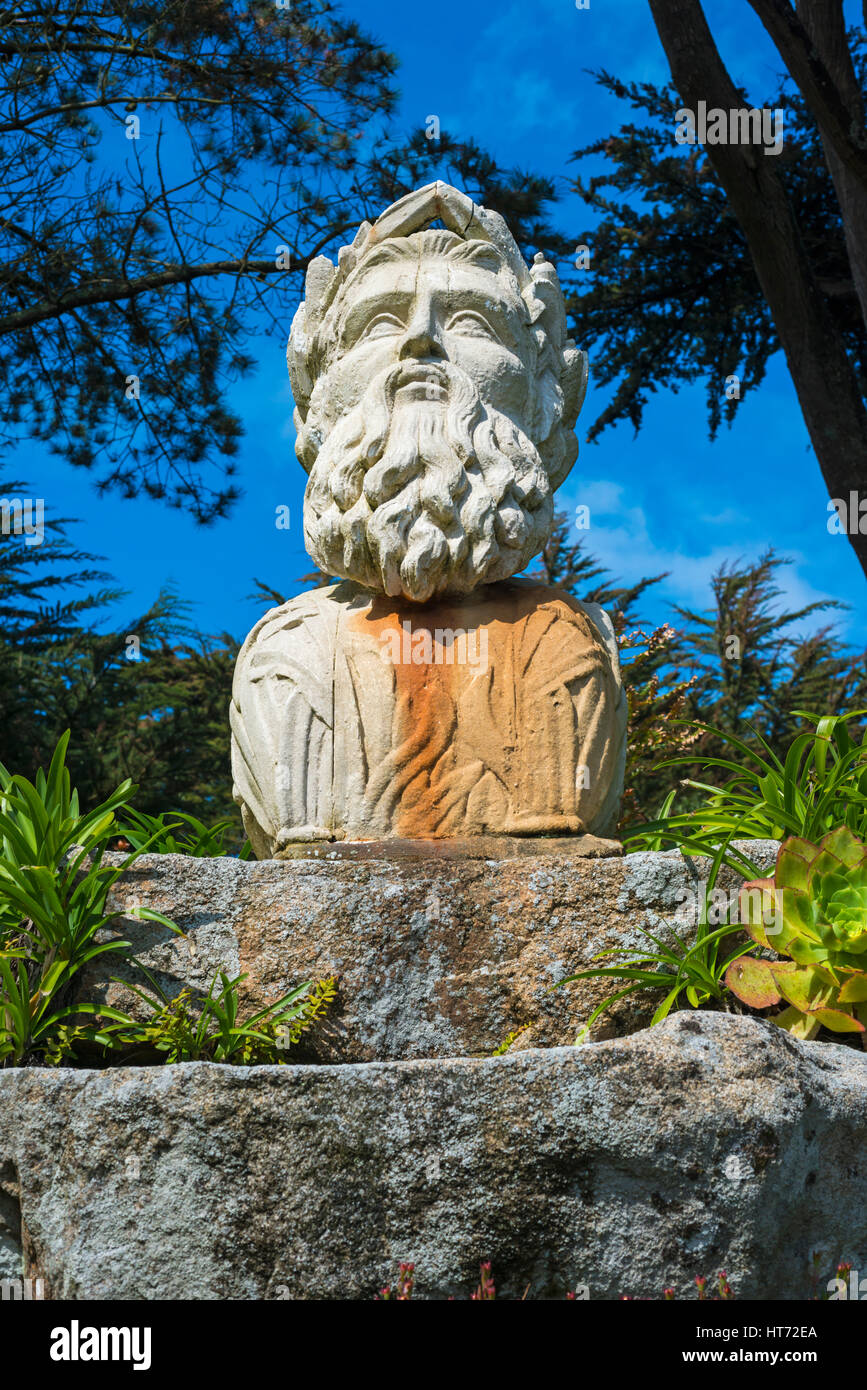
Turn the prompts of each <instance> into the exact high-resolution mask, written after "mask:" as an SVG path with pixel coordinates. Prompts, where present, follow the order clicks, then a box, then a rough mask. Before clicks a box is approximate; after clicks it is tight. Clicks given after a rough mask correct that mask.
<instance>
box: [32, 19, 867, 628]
mask: <svg viewBox="0 0 867 1390" xmlns="http://www.w3.org/2000/svg"><path fill="white" fill-rule="evenodd" d="M343 9H344V11H345V12H346V13H347V14H348V15H350V16H352V17H353V18H355V19H357V20H358V21H359V23H360V24H361V25H362V26H363V27H364V28H365V29H366V30H367V31H368V32H371V33H372V34H374V35H375V36H376V37H377V38H378V39H380V40H381V42H382V43H383V44H384V46H386V47H387V48H389V49H390V50H391V51H393V52H394V53H396V54H397V56H398V58H399V59H400V63H401V67H400V71H399V73H398V79H397V80H398V84H399V86H400V88H401V91H402V99H401V106H400V112H399V115H398V117H397V119H396V121H395V123H394V128H393V133H395V134H397V135H399V134H400V133H401V132H406V133H408V132H409V131H410V130H411V129H413V128H417V127H418V126H420V125H422V124H423V123H424V121H425V119H426V117H427V116H429V115H430V114H436V115H437V116H438V117H439V119H440V122H441V125H442V127H443V128H444V129H447V130H448V131H449V132H450V133H451V134H453V135H455V136H457V137H459V138H473V139H475V140H476V141H478V143H479V144H481V145H482V146H483V147H485V148H487V149H489V150H490V151H491V152H492V153H493V154H494V155H495V156H496V158H497V159H498V160H499V161H500V162H501V163H502V164H505V165H507V166H512V165H517V166H520V167H524V168H527V169H528V170H532V171H534V172H538V173H543V174H548V175H550V176H555V177H557V178H558V179H560V180H561V181H562V180H564V179H565V177H567V176H568V175H569V173H570V172H572V171H574V166H570V165H569V164H568V162H567V161H568V158H569V155H570V154H571V153H572V151H573V150H575V149H576V148H577V147H579V146H581V145H586V144H589V143H590V142H591V141H592V140H593V139H594V138H596V137H597V136H600V135H603V134H606V133H608V132H610V131H611V130H613V129H615V128H616V126H617V125H618V124H620V123H621V122H622V121H623V120H624V119H628V114H629V113H628V110H626V109H624V107H622V106H621V105H620V104H619V103H618V102H617V101H616V100H614V99H613V98H610V97H608V96H607V95H605V94H604V93H602V92H601V91H600V90H599V88H598V87H597V86H596V84H595V83H594V82H593V80H592V78H591V77H590V76H589V74H588V73H587V71H585V70H586V69H598V68H607V69H609V70H610V71H612V72H614V73H616V74H617V75H618V76H619V77H621V78H623V79H625V80H629V79H632V80H636V81H650V82H663V81H665V80H666V79H667V77H668V69H667V66H666V63H665V58H664V55H663V52H662V49H661V46H660V44H659V41H658V39H657V36H656V32H655V29H654V27H653V24H652V21H651V18H650V12H649V7H648V5H647V0H590V8H589V9H586V10H585V9H582V10H578V9H577V8H576V6H575V3H574V0H536V3H535V4H534V5H533V6H527V5H526V4H525V3H522V2H521V0H516V2H515V3H508V4H505V5H502V6H499V7H497V6H491V5H488V4H482V3H479V2H478V0H475V2H474V0H437V3H436V4H434V5H427V4H414V5H396V4H395V3H394V0H364V3H363V4H362V3H360V0H348V3H346V4H344V5H343ZM846 10H847V14H848V15H849V17H850V18H851V20H852V22H853V23H854V22H856V21H857V20H858V18H859V10H860V5H858V4H856V3H853V0H847V3H846ZM706 12H707V13H708V15H709V18H710V22H711V25H712V28H713V30H714V34H715V36H716V39H717V42H718V44H719V46H720V49H721V52H722V55H723V58H724V59H725V61H726V62H727V64H728V66H729V69H730V71H731V73H732V75H733V77H734V78H735V80H736V81H737V82H738V83H740V84H743V85H744V86H745V87H746V88H747V90H748V92H749V93H750V95H751V96H752V97H753V98H754V99H755V100H756V101H758V102H761V100H762V99H763V98H765V97H767V96H768V95H769V94H770V93H772V92H774V90H775V89H776V87H777V84H778V74H779V71H780V67H781V64H780V62H779V60H778V58H777V56H776V53H775V50H774V49H773V48H772V46H771V44H770V42H769V40H767V38H766V36H765V34H764V31H763V30H762V28H761V26H760V25H759V23H758V20H757V19H756V18H755V15H754V13H753V11H752V10H751V8H750V7H749V5H748V4H747V3H746V0H733V2H732V3H730V4H729V5H727V6H725V7H723V6H718V5H715V6H707V5H706ZM553 220H554V221H555V223H556V225H558V226H560V227H563V228H564V229H567V230H568V229H569V228H571V227H574V228H576V230H577V229H579V228H581V227H582V226H584V225H586V223H587V221H588V217H587V214H586V211H585V210H584V208H583V206H582V205H581V204H580V202H578V200H576V199H571V200H569V199H564V201H563V203H562V204H561V205H560V206H559V208H558V209H556V210H555V212H554V215H553ZM293 309H294V305H293V304H291V303H287V306H286V316H285V332H286V334H288V330H289V324H290V322H291V316H292V312H293ZM250 350H251V352H252V353H253V354H254V355H255V356H256V357H257V360H258V363H259V366H258V369H257V372H256V374H255V376H254V377H252V378H249V379H247V380H246V381H245V382H244V383H242V384H241V385H239V386H237V387H236V388H234V389H233V392H232V401H233V404H234V405H235V407H236V409H237V410H238V411H239V413H240V415H241V417H242V419H243V421H244V423H245V426H246V431H247V432H246V437H245V439H244V441H243V444H242V449H241V454H240V459H239V463H240V483H241V486H242V487H243V488H244V490H245V496H244V498H243V499H242V501H241V503H240V504H239V505H238V506H237V507H236V509H235V511H234V513H233V515H232V517H231V518H230V519H229V520H226V521H223V522H218V523H216V524H215V525H214V526H212V527H210V528H208V529H201V528H198V527H196V526H195V524H194V523H193V522H192V521H190V520H188V519H187V518H186V517H185V516H182V515H179V514H177V513H175V512H172V511H168V510H167V509H165V508H164V507H161V506H160V505H159V504H156V503H151V502H148V501H147V500H143V499H139V500H137V501H133V502H130V501H123V500H121V499H119V498H113V497H107V498H99V497H98V496H97V495H96V494H95V493H94V491H93V490H92V487H91V485H90V482H89V480H88V477H87V475H86V474H81V473H77V472H74V471H73V470H71V469H70V468H69V467H68V466H67V465H66V464H64V463H63V462H62V461H61V460H58V459H52V458H51V457H50V456H47V455H46V454H45V453H44V452H42V451H37V450H36V449H34V448H33V446H31V445H24V446H22V447H21V448H20V450H18V451H17V453H16V455H15V456H14V458H12V459H10V460H9V461H8V463H7V465H6V468H5V471H6V472H7V474H14V475H15V476H18V477H22V478H24V479H26V480H27V481H28V482H29V483H30V484H31V488H32V492H33V495H34V496H43V497H44V498H45V501H46V505H47V506H48V507H50V508H51V510H52V511H53V512H54V513H55V514H61V515H66V516H74V517H79V518H81V519H82V524H81V525H80V526H78V527H76V528H75V530H74V532H73V534H74V536H75V539H76V541H77V543H78V544H79V545H82V546H84V547H85V548H87V549H90V550H93V551H96V552H97V553H99V554H101V555H103V556H105V557H106V564H105V568H107V569H108V570H110V571H111V572H112V574H113V575H114V576H115V577H116V579H117V581H118V583H119V584H120V585H121V586H123V587H124V588H125V589H128V590H129V591H130V597H129V599H128V600H127V601H126V602H125V603H124V604H123V605H122V607H121V608H120V609H118V610H117V612H116V613H115V615H114V616H113V618H112V626H120V625H121V623H122V622H125V621H127V620H129V622H130V623H132V619H133V617H134V614H135V613H136V612H137V611H139V610H141V609H143V608H145V607H146V606H147V605H148V604H149V603H150V601H151V600H152V599H153V597H154V596H155V594H156V592H157V590H158V589H159V587H160V586H161V585H163V584H169V583H171V584H174V585H176V586H177V588H178V590H179V592H180V593H181V594H182V595H183V596H184V597H185V598H187V599H190V600H192V602H193V610H192V618H193V621H194V622H195V623H196V624H197V625H198V626H199V627H200V628H201V629H203V630H205V631H209V632H218V631H222V630H228V631H229V632H232V633H234V634H235V635H236V636H242V635H243V634H244V633H245V632H246V630H247V629H248V628H249V627H250V626H252V624H253V622H254V621H255V619H256V618H257V616H258V612H259V610H258V609H257V606H256V605H255V604H253V603H251V602H249V601H248V599H247V595H249V593H250V592H251V590H252V588H253V576H254V575H255V576H257V577H259V578H262V579H264V580H266V581H267V582H269V583H270V584H272V585H274V586H275V587H277V588H280V589H283V590H284V591H286V592H294V591H295V590H296V589H297V587H298V585H297V583H296V582H295V581H297V579H298V577H299V576H300V575H301V574H303V573H304V572H305V571H306V570H307V569H309V568H310V562H309V561H308V560H307V557H306V555H305V553H304V549H303V540H302V532H301V506H302V498H303V486H304V482H305V478H304V474H303V472H302V470H301V468H300V465H298V464H297V462H296V461H295V457H294V452H293V442H294V434H293V431H292V426H291V415H292V401H291V396H290V392H289V387H288V382H287V380H286V372H285V356H284V354H285V334H281V335H280V336H279V337H278V336H276V335H275V336H274V337H271V338H266V337H260V338H256V339H254V340H253V341H252V343H251V344H250ZM590 366H591V389H590V391H589V393H588V399H587V403H586V405H585V407H584V412H583V414H582V417H581V420H579V427H578V434H579V437H581V436H582V428H581V427H582V425H583V426H585V428H586V426H587V425H588V424H589V423H590V422H591V421H592V420H593V419H594V418H595V417H596V416H597V415H598V414H599V412H600V410H601V409H602V407H603V406H604V404H605V403H606V401H607V398H608V393H607V391H600V390H596V389H594V387H593V385H592V379H593V362H592V358H591V363H590ZM558 497H559V502H560V505H561V506H563V507H564V508H565V509H566V510H567V511H572V510H573V509H574V507H575V506H576V505H577V504H578V503H581V502H583V503H588V504H589V505H590V508H591V518H592V525H591V528H590V530H589V532H587V533H584V534H585V539H586V544H587V547H588V549H589V550H591V551H592V552H593V553H594V554H596V555H597V556H598V557H599V558H600V559H601V560H602V561H603V562H604V563H605V564H606V565H608V566H609V567H610V568H611V569H612V570H613V571H614V573H615V574H616V575H617V576H618V577H619V578H621V579H622V580H624V581H627V582H634V581H635V580H637V579H639V578H640V577H641V576H643V575H646V574H652V573H658V572H660V571H662V570H668V571H670V577H669V578H668V579H667V580H666V581H665V582H664V583H663V584H660V585H658V586H656V588H655V590H654V591H653V592H654V597H653V598H651V599H649V600H648V601H647V603H646V604H645V615H646V616H647V618H648V619H649V620H650V621H653V622H658V621H663V620H664V619H665V618H666V617H667V616H669V609H668V607H667V605H668V604H669V603H679V604H683V605H686V606H689V607H699V608H704V607H706V606H707V604H708V602H709V588H708V580H709V578H710V575H711V574H712V572H713V571H714V569H716V568H717V567H718V566H719V564H720V563H721V562H723V561H724V560H727V559H729V560H731V559H736V558H738V557H755V556H757V555H758V554H759V553H760V552H761V551H763V550H764V549H765V548H766V547H767V546H768V544H769V543H773V544H774V545H775V546H776V547H777V548H778V550H779V551H780V552H781V553H783V554H785V555H787V556H789V557H790V558H791V559H792V562H793V563H792V564H791V565H790V566H789V567H788V568H787V569H786V570H785V571H783V572H782V574H781V587H783V589H784V592H785V598H786V601H787V602H788V603H789V604H790V605H791V606H802V605H803V604H805V603H807V602H810V601H812V600H814V599H822V598H830V597H834V598H838V599H843V600H845V601H847V602H849V603H850V604H851V605H852V607H851V611H850V612H849V613H847V614H842V615H841V616H840V625H841V629H842V631H843V632H844V634H845V636H846V637H847V639H848V640H849V641H851V642H853V643H858V644H860V643H861V642H863V640H864V639H863V633H864V630H865V625H867V624H865V619H867V586H865V582H864V578H863V576H862V574H861V571H860V568H859V566H858V564H857V562H856V560H855V558H854V555H853V553H852V551H851V548H850V546H849V544H848V542H847V541H846V540H845V538H844V537H842V536H831V535H829V534H828V531H827V525H826V522H827V494H826V492H825V489H824V484H823V482H822V478H821V475H820V472H819V468H818V465H817V463H816V460H815V458H814V456H813V453H812V450H811V449H810V446H809V441H808V439H807V434H806V430H805V429H804V426H803V422H802V420H801V415H800V411H799V409H798V405H797V401H796V398H795V393H794V390H793V388H792V385H791V382H790V380H789V378H788V374H787V372H786V370H785V366H784V363H783V360H782V357H781V356H778V357H777V358H776V359H775V360H774V362H773V363H772V366H771V369H770V371H769V374H768V377H767V380H766V383H765V384H764V386H763V387H762V388H761V390H760V392H759V393H757V394H755V395H754V396H752V397H748V398H747V399H746V400H745V401H744V402H743V404H742V406H741V407H740V408H739V413H738V416H737V419H736V421H735V424H734V427H733V428H732V429H730V430H729V429H724V430H723V431H722V432H721V434H720V437H719V438H718V440H717V442H716V443H714V444H711V443H709V441H708V439H707V429H706V424H705V405H704V396H703V388H701V387H697V388H692V389H688V390H683V391H681V392H680V393H679V394H677V395H673V394H668V393H662V392H661V393H659V394H658V395H657V396H656V397H655V398H653V400H652V402H651V404H650V406H649V408H648V410H647V412H646V424H645V426H644V428H643V429H642V431H641V433H640V435H639V436H638V437H637V438H635V437H634V436H633V432H632V430H631V428H629V427H627V426H619V427H618V428H616V429H614V430H608V431H606V433H605V434H604V435H603V436H602V438H601V440H600V441H599V442H598V443H597V444H594V445H587V444H582V447H581V453H580V456H579V459H578V462H577V464H576V465H575V468H574V470H573V472H572V474H571V475H570V477H569V478H568V479H567V481H566V483H565V484H564V486H563V488H562V489H561V491H560V493H559V494H558ZM281 505H288V506H289V508H290V514H291V523H292V524H291V526H290V529H289V530H288V531H285V530H278V529H277V527H276V526H275V509H276V508H277V507H278V506H281Z"/></svg>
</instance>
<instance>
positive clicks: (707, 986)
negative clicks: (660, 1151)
mask: <svg viewBox="0 0 867 1390" xmlns="http://www.w3.org/2000/svg"><path fill="white" fill-rule="evenodd" d="M725 851H726V843H724V844H722V845H720V846H718V848H717V851H716V854H715V855H714V858H713V863H712V865H711V869H710V873H709V874H708V878H707V882H706V883H705V885H704V892H703V894H702V903H701V909H700V912H699V913H698V922H697V925H696V935H695V940H694V941H693V942H692V943H691V944H690V943H689V942H688V941H684V940H683V938H682V937H681V936H680V935H679V934H678V932H677V931H676V930H675V929H674V928H673V927H672V926H670V925H669V924H668V923H666V924H665V926H666V928H667V930H668V932H669V934H670V937H671V942H670V944H666V942H665V941H663V940H661V939H660V937H658V936H655V935H654V934H653V933H652V932H649V931H647V930H645V928H644V927H638V931H639V932H640V933H641V935H642V936H643V937H645V938H646V939H647V940H648V941H649V942H650V946H649V947H647V948H645V947H639V946H618V947H615V948H613V949H612V950H610V951H600V952H599V954H598V955H597V956H594V960H603V959H610V958H611V957H619V959H618V960H617V961H616V963H614V964H612V965H607V966H594V967H593V968H592V969H590V970H579V971H578V972H577V973H576V974H574V975H567V976H566V977H565V979H563V980H560V981H559V983H558V984H557V985H555V986H554V988H555V989H559V988H561V987H562V986H563V985H567V984H570V983H571V982H572V981H573V980H598V979H612V980H628V981H629V984H628V985H626V987H625V988H624V989H620V990H617V991H615V993H614V994H609V995H608V996H607V998H605V999H603V1001H602V1003H601V1004H599V1005H597V1007H596V1008H595V1009H594V1010H593V1012H592V1013H591V1015H590V1017H589V1018H588V1019H587V1021H586V1023H584V1025H583V1027H582V1028H581V1030H580V1032H579V1033H578V1036H577V1037H576V1039H575V1042H576V1044H578V1043H581V1042H583V1041H584V1040H585V1039H586V1037H587V1035H588V1033H589V1031H590V1029H591V1028H592V1026H593V1024H594V1023H595V1022H596V1020H597V1018H599V1016H600V1014H602V1013H604V1012H605V1010H606V1009H608V1008H610V1007H611V1005H612V1004H616V1003H617V1002H618V1000H620V999H625V998H626V996H627V995H629V994H634V993H635V992H636V990H641V989H660V990H664V991H665V996H664V998H663V1000H662V1002H661V1004H660V1005H659V1007H658V1008H657V1009H656V1012H655V1013H654V1015H653V1018H652V1019H651V1027H653V1026H654V1024H657V1023H661V1022H662V1020H663V1019H664V1018H667V1017H668V1015H669V1014H670V1013H671V1010H672V1009H673V1008H675V1006H676V1005H677V1004H678V1002H679V1000H680V998H681V996H684V998H685V999H686V1001H687V1003H689V1004H691V1005H692V1007H693V1008H694V1009H699V1008H702V1007H703V1006H704V1005H705V1004H707V1003H708V1002H709V1001H710V1000H712V999H713V1000H719V1001H724V1000H725V997H726V990H725V976H726V972H727V971H728V970H729V969H730V967H731V965H732V963H733V962H734V961H735V960H737V959H738V958H739V957H740V956H742V955H744V954H745V953H746V952H747V951H751V950H752V949H753V947H752V945H751V944H750V945H746V946H739V947H738V948H737V950H735V951H734V952H732V953H731V954H727V955H726V954H721V951H720V948H721V946H722V943H723V942H724V941H725V940H726V938H728V937H731V936H734V935H738V934H740V932H741V931H742V928H741V927H740V926H739V925H738V924H737V923H729V922H725V923H724V924H723V925H722V926H719V927H715V928H713V927H712V924H711V922H710V920H709V919H710V916H711V914H717V913H718V911H719V909H718V907H717V905H716V902H715V897H716V891H715V890H716V883H717V878H718V876H719V871H720V868H721V867H722V863H723V860H724V858H725ZM726 916H728V911H726Z"/></svg>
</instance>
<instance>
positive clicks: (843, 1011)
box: [726, 825, 867, 1043]
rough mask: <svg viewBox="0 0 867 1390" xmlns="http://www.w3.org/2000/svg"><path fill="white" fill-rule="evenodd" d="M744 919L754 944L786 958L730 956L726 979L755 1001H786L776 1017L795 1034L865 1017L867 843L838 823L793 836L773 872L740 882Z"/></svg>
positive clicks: (859, 1025) (855, 1026)
mask: <svg viewBox="0 0 867 1390" xmlns="http://www.w3.org/2000/svg"><path fill="white" fill-rule="evenodd" d="M741 919H742V921H743V922H744V924H745V928H746V930H747V932H748V933H749V935H750V936H751V937H752V939H753V941H755V942H756V943H757V944H758V945H759V946H761V947H763V948H764V949H765V950H772V951H774V952H776V954H777V955H778V956H783V957H788V959H784V960H767V959H756V958H753V959H749V960H741V961H737V962H734V963H733V964H732V966H731V967H730V969H729V971H728V973H727V975H726V984H727V985H728V987H729V989H730V990H731V991H732V993H733V994H735V995H736V996H737V997H738V999H741V1000H743V1002H744V1003H745V1004H749V1005H750V1006H751V1007H752V1008H758V1009H763V1008H769V1007H773V1006H774V1005H776V1004H779V1003H781V1002H783V1001H785V1005H786V1007H785V1008H784V1009H783V1010H782V1012H780V1013H778V1014H776V1015H774V1016H773V1020H772V1021H773V1022H774V1023H776V1024H778V1025H779V1026H780V1027H781V1028H785V1029H786V1030H787V1031H788V1032H790V1033H794V1034H795V1036H796V1037H799V1038H812V1037H815V1035H816V1033H818V1031H819V1029H820V1027H822V1026H824V1027H826V1028H830V1029H831V1031H832V1032H835V1033H860V1034H861V1035H862V1043H863V1042H864V1040H865V1039H864V1034H865V1024H867V845H865V844H864V843H863V842H862V841H861V840H859V839H858V838H857V836H855V835H853V834H852V831H851V830H849V828H848V827H847V826H845V825H844V826H839V827H838V828H837V829H836V830H832V831H831V832H830V833H829V834H827V835H825V836H823V838H822V840H821V841H820V842H819V844H817V845H814V844H810V843H809V841H807V840H803V839H800V838H798V837H795V836H793V837H792V838H791V839H788V840H786V842H785V844H784V845H783V846H782V848H781V849H780V853H779V855H778V856H777V863H776V868H775V870H774V876H773V878H765V879H756V880H754V881H753V882H751V883H746V884H744V887H743V889H742V890H741Z"/></svg>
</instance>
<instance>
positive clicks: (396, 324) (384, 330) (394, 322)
mask: <svg viewBox="0 0 867 1390" xmlns="http://www.w3.org/2000/svg"><path fill="white" fill-rule="evenodd" d="M403 331H404V326H403V324H402V323H401V322H400V320H399V319H396V318H395V317H394V315H393V314H377V316H376V318H375V319H371V321H370V323H369V324H368V325H367V327H366V328H365V330H364V332H363V333H362V334H361V337H360V338H359V342H364V343H366V342H369V341H370V339H371V338H390V337H392V336H393V334H395V333H403Z"/></svg>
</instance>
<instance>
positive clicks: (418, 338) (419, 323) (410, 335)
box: [400, 304, 445, 360]
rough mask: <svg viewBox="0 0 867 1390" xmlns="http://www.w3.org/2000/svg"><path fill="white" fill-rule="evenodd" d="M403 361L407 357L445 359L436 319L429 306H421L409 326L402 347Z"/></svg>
mask: <svg viewBox="0 0 867 1390" xmlns="http://www.w3.org/2000/svg"><path fill="white" fill-rule="evenodd" d="M400 357H401V360H403V359H405V358H407V357H416V358H424V357H445V349H444V348H443V345H442V341H441V339H440V336H439V331H438V328H437V324H436V319H435V316H434V314H433V311H432V308H431V306H430V305H429V304H423V305H420V306H419V308H418V310H417V312H416V313H415V314H413V316H412V319H411V320H410V322H409V323H408V324H407V328H406V335H405V337H404V340H403V342H402V343H401V346H400Z"/></svg>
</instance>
